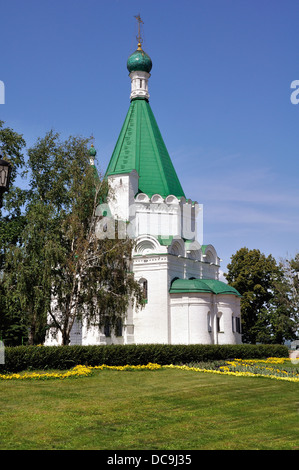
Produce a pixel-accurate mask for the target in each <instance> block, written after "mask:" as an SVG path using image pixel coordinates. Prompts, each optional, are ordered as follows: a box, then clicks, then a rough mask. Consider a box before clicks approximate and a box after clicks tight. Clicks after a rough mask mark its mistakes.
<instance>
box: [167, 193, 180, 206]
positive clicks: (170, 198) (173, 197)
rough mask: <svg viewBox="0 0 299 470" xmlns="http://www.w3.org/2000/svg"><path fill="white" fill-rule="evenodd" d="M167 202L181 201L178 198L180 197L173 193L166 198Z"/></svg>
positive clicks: (175, 202)
mask: <svg viewBox="0 0 299 470" xmlns="http://www.w3.org/2000/svg"><path fill="white" fill-rule="evenodd" d="M165 202H166V204H179V202H180V201H179V200H178V198H177V197H176V196H174V195H173V194H170V195H169V196H167V198H166V199H165Z"/></svg>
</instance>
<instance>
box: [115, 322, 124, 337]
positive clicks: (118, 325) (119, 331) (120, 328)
mask: <svg viewBox="0 0 299 470" xmlns="http://www.w3.org/2000/svg"><path fill="white" fill-rule="evenodd" d="M122 335H123V322H122V319H121V318H118V319H117V322H116V326H115V336H122Z"/></svg>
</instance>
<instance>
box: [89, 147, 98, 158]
mask: <svg viewBox="0 0 299 470" xmlns="http://www.w3.org/2000/svg"><path fill="white" fill-rule="evenodd" d="M96 154H97V151H96V149H95V148H94V146H93V145H92V144H91V147H90V149H89V156H90V157H95V156H96Z"/></svg>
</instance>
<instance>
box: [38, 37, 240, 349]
mask: <svg viewBox="0 0 299 470" xmlns="http://www.w3.org/2000/svg"><path fill="white" fill-rule="evenodd" d="M127 68H128V71H129V77H130V79H131V95H130V107H129V110H128V113H127V116H126V118H125V121H124V124H123V126H122V129H121V132H120V134H119V137H118V140H117V143H116V146H115V149H114V151H113V154H112V157H111V160H110V163H109V165H108V168H107V170H106V177H107V178H108V181H109V183H110V187H111V191H112V192H113V198H112V197H111V198H110V199H109V200H108V205H109V212H110V214H111V215H112V217H114V218H116V219H118V220H122V221H126V222H127V223H126V227H127V230H128V233H129V235H130V236H132V237H133V238H134V239H135V241H136V248H135V251H134V253H133V261H132V263H133V266H132V270H133V272H134V275H135V278H136V279H137V280H138V281H139V282H140V284H141V286H142V289H143V292H144V303H145V306H144V308H143V309H140V310H135V309H134V308H132V309H130V310H129V311H128V313H127V318H126V320H125V322H124V324H123V325H121V326H120V328H118V331H110V330H109V329H107V328H103V329H102V330H99V328H95V327H93V328H89V329H87V328H86V327H85V326H84V324H83V326H82V325H80V324H76V325H74V327H73V330H72V333H71V344H84V345H88V344H132V343H135V344H144V343H164V344H196V343H201V344H238V343H241V319H240V294H239V293H238V292H237V291H236V290H235V289H234V288H233V287H231V286H229V285H227V284H226V283H224V282H221V281H219V267H220V258H219V257H218V255H217V252H216V250H215V248H214V247H213V246H212V245H210V244H202V206H201V205H200V204H198V202H196V201H194V200H191V199H188V195H187V196H186V195H185V193H184V191H183V188H182V186H181V184H180V181H179V179H178V176H177V174H176V171H175V169H174V166H173V164H172V161H171V159H170V156H169V154H168V151H167V149H166V146H165V144H164V141H163V138H162V136H161V133H160V131H159V128H158V125H157V122H156V120H155V117H154V115H153V112H152V110H151V107H150V104H149V91H148V81H149V78H150V76H151V75H150V71H151V68H152V61H151V59H150V57H149V56H148V55H147V54H146V53H145V52H144V51H143V49H142V46H141V43H140V42H139V44H138V49H137V50H136V51H135V52H134V53H133V54H132V55H131V56H130V57H129V59H128V62H127ZM112 192H111V193H112ZM53 341H54V340H53V339H51V338H50V337H48V339H47V341H46V344H57V342H54V343H53ZM58 342H59V340H58Z"/></svg>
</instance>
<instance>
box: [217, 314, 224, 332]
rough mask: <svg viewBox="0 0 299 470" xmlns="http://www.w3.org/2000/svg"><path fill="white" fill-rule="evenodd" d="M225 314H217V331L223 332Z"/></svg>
mask: <svg viewBox="0 0 299 470" xmlns="http://www.w3.org/2000/svg"><path fill="white" fill-rule="evenodd" d="M223 332H224V330H223V315H222V313H221V312H219V313H218V314H217V333H223Z"/></svg>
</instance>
